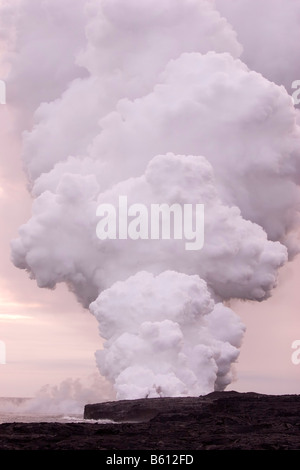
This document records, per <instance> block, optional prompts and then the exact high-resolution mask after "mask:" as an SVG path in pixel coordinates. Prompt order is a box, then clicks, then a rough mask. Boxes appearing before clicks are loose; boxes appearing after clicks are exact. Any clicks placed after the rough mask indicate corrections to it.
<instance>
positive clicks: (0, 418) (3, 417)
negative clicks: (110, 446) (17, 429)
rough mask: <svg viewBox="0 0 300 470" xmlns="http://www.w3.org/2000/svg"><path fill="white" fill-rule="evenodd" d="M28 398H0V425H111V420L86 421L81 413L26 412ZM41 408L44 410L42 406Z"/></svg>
mask: <svg viewBox="0 0 300 470" xmlns="http://www.w3.org/2000/svg"><path fill="white" fill-rule="evenodd" d="M30 400H31V399H29V398H2V397H0V424H2V423H43V422H44V423H45V422H47V423H97V424H107V423H113V421H111V420H104V419H103V420H88V419H84V418H83V410H82V413H69V412H67V411H66V412H61V413H52V414H51V413H47V412H45V409H42V410H38V411H34V412H33V411H32V410H30V411H28V410H27V407H28V403H29V402H30ZM43 408H45V407H44V406H43Z"/></svg>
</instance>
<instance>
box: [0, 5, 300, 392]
mask: <svg viewBox="0 0 300 470" xmlns="http://www.w3.org/2000/svg"><path fill="white" fill-rule="evenodd" d="M295 3H297V5H299V4H300V2H299V1H298V0H297V1H295ZM61 4H63V5H64V6H62V5H61ZM33 5H34V6H32V8H33V10H34V12H35V13H34V14H37V12H39V13H41V11H40V7H41V5H43V8H44V11H43V12H42V13H41V15H40V29H41V31H40V32H39V33H38V32H37V34H38V35H39V41H40V44H41V47H43V44H44V42H45V41H46V38H45V34H44V28H43V27H42V24H43V21H45V22H47V24H48V27H49V28H50V27H51V24H50V25H49V15H50V18H51V13H52V14H53V13H54V12H57V13H58V14H59V15H62V16H60V17H61V18H64V15H63V12H64V11H65V10H64V8H66V9H68V7H69V2H66V3H64V2H61V3H60V4H57V5H56V4H55V6H52V7H51V8H50V6H49V5H48V3H47V2H46V3H45V2H41V1H38V0H36V1H35V2H34V4H33ZM28 8H29V0H23V1H21V2H20V4H19V6H18V17H17V19H16V20H15V21H16V26H15V28H16V35H17V39H14V43H15V44H16V45H17V46H18V44H19V43H20V38H19V37H18V30H21V32H22V34H21V33H19V34H21V37H22V41H23V42H22V48H21V49H19V50H17V51H16V52H14V55H13V59H12V60H11V71H10V77H12V78H11V80H12V84H15V83H19V82H21V80H22V77H23V76H25V77H30V76H32V75H33V76H38V77H41V75H40V72H39V70H40V68H39V64H38V63H36V62H34V61H33V62H32V61H31V62H30V63H28V61H27V58H28V56H29V55H31V54H32V55H33V56H34V54H35V50H34V48H33V47H32V37H31V36H30V35H29V36H28V29H27V23H28V22H29V18H27V16H26V15H27V9H28ZM77 8H78V10H77ZM245 8H246V6H245ZM292 8H293V7H292V6H291V9H292ZM83 10H84V11H85V15H81V14H80V15H79V14H78V15H77V14H75V13H76V11H77V12H82V11H83ZM13 11H14V9H13ZM75 13H74V15H75V19H74V20H72V24H73V25H74V27H73V29H72V32H71V33H70V36H68V35H66V32H64V33H62V31H60V29H59V28H60V26H59V24H57V23H55V26H54V25H53V30H51V32H52V33H53V34H57V35H58V36H59V35H60V34H61V35H63V36H62V37H63V38H66V41H65V42H64V41H63V42H62V47H61V48H59V50H58V51H57V50H56V48H55V45H54V44H55V43H51V44H50V45H49V42H47V43H46V44H45V47H46V50H47V48H48V47H49V48H50V49H51V51H50V52H51V57H53V60H52V65H49V67H50V68H51V67H53V69H51V70H52V71H53V70H54V69H55V68H56V67H57V66H58V65H57V64H58V63H59V62H60V61H61V60H63V57H64V55H65V56H66V57H67V60H66V62H65V64H66V69H65V70H66V73H65V74H64V75H63V79H62V80H61V81H59V83H54V84H53V87H52V86H51V80H48V79H45V88H44V91H43V96H42V98H41V92H40V91H37V92H35V90H32V94H33V96H32V98H31V99H30V106H29V105H27V104H26V103H25V102H20V106H23V107H24V106H25V111H27V113H29V112H30V111H31V106H33V103H34V104H35V103H37V102H41V101H43V102H41V104H40V106H39V107H38V108H37V110H36V112H35V113H34V116H33V120H32V121H33V123H34V124H33V126H31V125H30V123H31V120H30V122H29V124H28V129H27V132H26V133H24V138H23V155H22V158H23V162H24V166H25V171H26V174H27V176H28V181H29V184H30V189H31V193H32V195H33V196H34V197H35V200H34V203H33V210H32V217H31V219H30V220H29V221H28V222H27V223H26V224H25V225H23V226H22V227H21V228H20V232H19V237H18V238H17V239H16V240H14V241H13V242H12V258H13V262H14V264H15V265H16V266H17V267H19V268H22V269H26V270H27V271H28V272H29V273H30V275H31V277H32V278H34V279H36V281H37V283H38V285H39V286H40V287H46V288H54V287H55V285H56V284H57V283H59V282H64V283H66V284H68V286H69V287H70V289H71V290H72V291H73V292H74V294H75V295H76V297H77V299H78V300H79V301H80V302H81V303H82V304H83V305H84V306H85V307H87V308H88V307H89V306H90V310H91V311H92V313H93V314H94V315H95V316H96V318H97V319H98V321H99V329H100V334H101V336H102V337H103V338H104V339H105V340H106V343H105V348H104V350H103V351H100V352H97V353H96V360H97V363H98V366H99V369H100V372H101V373H102V374H104V375H105V377H107V378H109V380H110V381H111V382H112V383H113V384H114V386H115V389H116V393H117V398H131V397H134V398H137V397H143V396H175V395H199V394H203V393H207V392H210V391H212V390H214V389H217V390H222V389H224V388H225V387H226V385H228V383H230V381H231V374H232V371H231V366H232V364H233V363H234V362H235V361H236V360H237V357H238V354H239V347H240V345H241V341H242V337H243V332H244V327H243V325H242V324H241V322H240V320H239V318H238V317H237V316H236V315H235V314H234V313H233V312H232V311H231V310H230V309H229V308H227V307H225V306H224V305H223V302H224V301H225V300H228V299H231V298H242V299H251V300H263V299H265V298H267V297H268V296H269V295H271V292H272V289H273V288H274V287H275V286H276V280H277V273H278V269H279V268H280V267H281V266H282V265H283V264H284V263H285V262H287V260H288V257H292V256H294V255H295V253H297V252H298V250H299V246H298V244H297V240H296V237H295V233H296V231H297V228H298V227H299V216H298V211H299V202H300V201H299V187H298V183H299V164H300V128H299V127H298V126H297V114H296V111H295V108H294V106H293V103H292V99H291V97H290V96H289V95H288V93H287V91H286V90H285V89H284V88H283V87H280V86H278V85H277V84H275V83H273V81H269V80H270V79H271V77H270V75H268V76H267V78H265V77H264V76H263V75H261V74H260V73H258V72H259V71H260V70H258V69H259V67H257V71H256V68H255V67H254V68H255V71H251V69H250V68H249V66H250V59H249V61H246V62H247V63H246V64H245V63H244V62H242V61H241V60H240V58H239V57H240V56H241V54H242V51H243V49H242V46H241V44H240V43H239V42H238V39H239V40H241V38H240V36H239V37H238V39H237V36H236V34H235V32H234V30H233V28H232V26H231V25H230V24H229V23H228V22H227V21H226V20H225V19H224V18H222V17H221V15H220V13H218V11H217V10H216V9H215V8H214V6H213V3H212V2H210V1H206V0H176V1H174V0H162V1H160V2H157V1H155V0H147V1H143V2H140V1H138V0H128V1H127V2H125V3H124V2H123V0H90V1H87V0H86V1H84V0H82V1H80V2H79V3H78V4H77V5H76V9H75ZM0 14H1V9H0ZM228 17H229V16H228ZM20 18H21V20H20ZM26 18H27V19H26ZM77 20H78V21H77ZM70 21H71V20H70ZM19 22H21V23H20V24H21V26H22V27H19ZM61 25H62V26H61V27H62V28H64V27H65V21H64V20H63V19H62V22H61ZM293 27H294V25H293V24H291V28H293ZM22 28H23V29H22ZM57 28H58V29H59V31H58V32H57V31H56V29H57ZM83 29H85V33H86V39H83V36H82V31H83ZM253 34H255V33H253ZM67 38H68V40H67ZM242 45H243V44H242ZM27 46H28V47H27ZM17 49H18V47H17ZM28 51H29V52H28ZM70 51H72V54H73V55H72V54H71V55H72V57H73V62H72V61H71V58H70ZM245 51H246V49H244V52H243V54H246V52H245ZM25 63H26V64H27V65H26V67H25V66H24V64H25ZM41 66H42V64H41ZM22 67H24V70H23V68H22ZM270 73H272V71H271V70H270ZM35 74H37V75H35ZM71 79H73V81H71ZM9 85H10V80H8V87H9ZM62 90H63V92H62V93H61V91H62ZM54 95H55V96H54ZM54 97H55V98H56V99H55V100H53V98H54ZM26 106H27V108H26ZM28 108H29V111H28ZM124 195H125V196H127V198H128V204H134V203H139V204H143V205H144V206H145V207H146V208H148V209H149V208H150V206H151V204H153V203H157V204H162V203H166V204H169V205H171V204H174V203H179V204H181V205H184V204H193V205H195V204H204V207H205V241H204V246H203V249H201V250H198V251H186V250H185V240H173V239H171V240H147V239H138V240H99V238H97V235H96V227H97V223H98V221H99V218H98V217H97V216H96V210H97V207H98V206H99V204H102V203H110V204H114V206H116V207H117V205H118V200H119V196H124Z"/></svg>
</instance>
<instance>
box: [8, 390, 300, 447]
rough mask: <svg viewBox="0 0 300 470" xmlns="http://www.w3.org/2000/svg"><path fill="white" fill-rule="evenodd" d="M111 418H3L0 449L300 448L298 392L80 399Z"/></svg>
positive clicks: (94, 414)
mask: <svg viewBox="0 0 300 470" xmlns="http://www.w3.org/2000/svg"><path fill="white" fill-rule="evenodd" d="M84 417H85V418H87V419H94V420H98V419H109V420H112V421H114V423H109V424H100V423H97V422H95V423H92V422H86V423H6V424H1V425H0V450H4V449H19V450H21V449H32V450H47V449H49V450H74V449H75V450H152V451H153V450H155V451H159V450H166V451H169V450H172V451H176V450H181V451H183V450H225V449H228V450H263V449H266V450H293V449H294V450H300V395H280V396H275V395H261V394H257V393H237V392H213V393H210V394H208V395H206V396H202V397H199V398H196V397H187V398H153V399H149V398H146V399H141V400H125V401H115V402H108V403H98V404H94V405H86V407H85V412H84Z"/></svg>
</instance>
